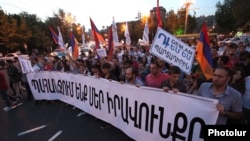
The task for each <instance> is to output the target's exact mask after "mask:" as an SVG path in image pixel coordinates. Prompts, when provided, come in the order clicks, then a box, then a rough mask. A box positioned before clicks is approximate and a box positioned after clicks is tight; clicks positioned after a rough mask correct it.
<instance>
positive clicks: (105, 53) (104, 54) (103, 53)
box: [96, 48, 107, 57]
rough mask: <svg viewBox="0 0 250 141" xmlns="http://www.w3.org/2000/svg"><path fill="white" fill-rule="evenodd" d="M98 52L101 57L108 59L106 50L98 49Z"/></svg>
mask: <svg viewBox="0 0 250 141" xmlns="http://www.w3.org/2000/svg"><path fill="white" fill-rule="evenodd" d="M96 52H97V54H98V56H99V57H106V56H107V51H106V50H105V49H104V48H98V49H96Z"/></svg>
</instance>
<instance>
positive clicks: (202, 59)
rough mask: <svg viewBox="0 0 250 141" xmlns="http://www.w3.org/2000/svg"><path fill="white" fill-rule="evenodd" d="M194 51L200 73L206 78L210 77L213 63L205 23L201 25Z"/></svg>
mask: <svg viewBox="0 0 250 141" xmlns="http://www.w3.org/2000/svg"><path fill="white" fill-rule="evenodd" d="M196 52H197V54H196V60H197V61H198V62H199V64H200V67H201V70H202V73H203V74H204V76H205V77H206V78H207V79H211V78H212V76H213V64H212V55H211V48H210V43H209V38H208V32H207V27H206V23H203V25H202V29H201V33H200V39H199V41H198V43H197V46H196Z"/></svg>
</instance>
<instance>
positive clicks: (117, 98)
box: [114, 95, 121, 117]
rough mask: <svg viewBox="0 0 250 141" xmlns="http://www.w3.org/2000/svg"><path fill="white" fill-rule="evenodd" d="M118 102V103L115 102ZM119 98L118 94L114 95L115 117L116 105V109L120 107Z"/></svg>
mask: <svg viewBox="0 0 250 141" xmlns="http://www.w3.org/2000/svg"><path fill="white" fill-rule="evenodd" d="M116 103H118V104H116ZM120 103H121V102H120V100H119V96H118V95H115V96H114V109H115V117H117V114H116V107H118V110H120V109H121V106H120Z"/></svg>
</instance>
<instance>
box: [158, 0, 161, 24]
mask: <svg viewBox="0 0 250 141" xmlns="http://www.w3.org/2000/svg"><path fill="white" fill-rule="evenodd" d="M157 21H158V26H159V27H162V21H161V11H160V7H159V0H157Z"/></svg>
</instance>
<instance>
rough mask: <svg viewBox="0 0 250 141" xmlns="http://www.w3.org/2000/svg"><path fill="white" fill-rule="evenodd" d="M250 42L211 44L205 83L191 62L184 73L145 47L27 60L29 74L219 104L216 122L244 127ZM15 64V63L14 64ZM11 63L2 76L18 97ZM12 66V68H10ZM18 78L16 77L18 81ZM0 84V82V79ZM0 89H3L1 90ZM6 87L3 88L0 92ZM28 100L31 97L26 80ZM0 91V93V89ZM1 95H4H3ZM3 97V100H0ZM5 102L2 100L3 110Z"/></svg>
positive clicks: (249, 109) (249, 102) (248, 112)
mask: <svg viewBox="0 0 250 141" xmlns="http://www.w3.org/2000/svg"><path fill="white" fill-rule="evenodd" d="M249 48H250V44H249V43H248V42H241V43H239V44H238V45H236V44H211V54H212V62H213V68H214V75H213V78H212V79H211V80H207V79H206V78H205V77H204V75H203V73H202V71H201V68H200V65H199V64H198V62H197V61H196V60H194V62H193V67H192V71H191V73H190V74H185V73H184V72H182V70H181V68H179V67H177V66H173V65H172V64H169V63H167V62H165V61H164V60H162V59H160V58H157V57H156V56H154V55H152V54H150V52H149V47H147V46H133V47H129V48H127V47H125V46H124V47H115V49H114V52H113V54H112V57H109V59H107V57H98V55H97V53H96V52H95V51H89V54H88V56H87V55H86V54H85V53H84V52H82V53H81V55H79V59H77V60H72V58H71V57H70V55H69V54H67V55H66V56H63V57H62V58H59V57H57V56H55V57H53V59H51V58H49V57H43V58H42V59H41V60H39V59H38V58H36V57H31V58H30V60H31V63H32V66H33V68H34V70H35V71H60V72H68V73H74V74H82V75H86V76H89V75H91V76H95V77H98V78H104V79H109V80H112V81H119V82H121V84H131V85H135V86H137V87H140V86H146V87H154V88H160V89H162V90H163V91H166V92H169V93H175V94H178V93H181V92H182V93H187V94H192V95H199V96H203V97H209V98H214V99H218V100H219V104H218V105H217V109H218V111H219V113H220V115H219V118H218V121H217V124H250V52H249ZM15 62H18V61H17V60H16V61H15ZM15 62H11V61H9V62H8V63H7V64H8V65H7V72H8V75H9V80H11V81H10V82H11V83H13V84H11V85H10V86H14V88H13V89H14V90H15V91H16V94H15V95H16V97H17V98H20V97H21V94H20V91H19V90H20V85H19V81H21V80H22V81H24V82H25V75H24V76H23V77H24V79H19V80H15V79H14V78H17V77H13V74H20V73H16V72H18V67H17V66H16V65H13V64H14V63H15ZM13 67H15V68H16V69H13ZM18 78H19V77H18ZM1 81H2V80H1ZM4 88H5V87H4ZM5 89H6V88H5ZM26 91H27V93H28V99H31V97H32V93H31V91H30V89H29V85H28V84H27V81H26ZM1 93H6V92H4V91H1ZM4 95H5V94H4ZM3 98H4V99H6V97H3ZM9 105H10V104H9V103H8V102H6V106H9Z"/></svg>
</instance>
